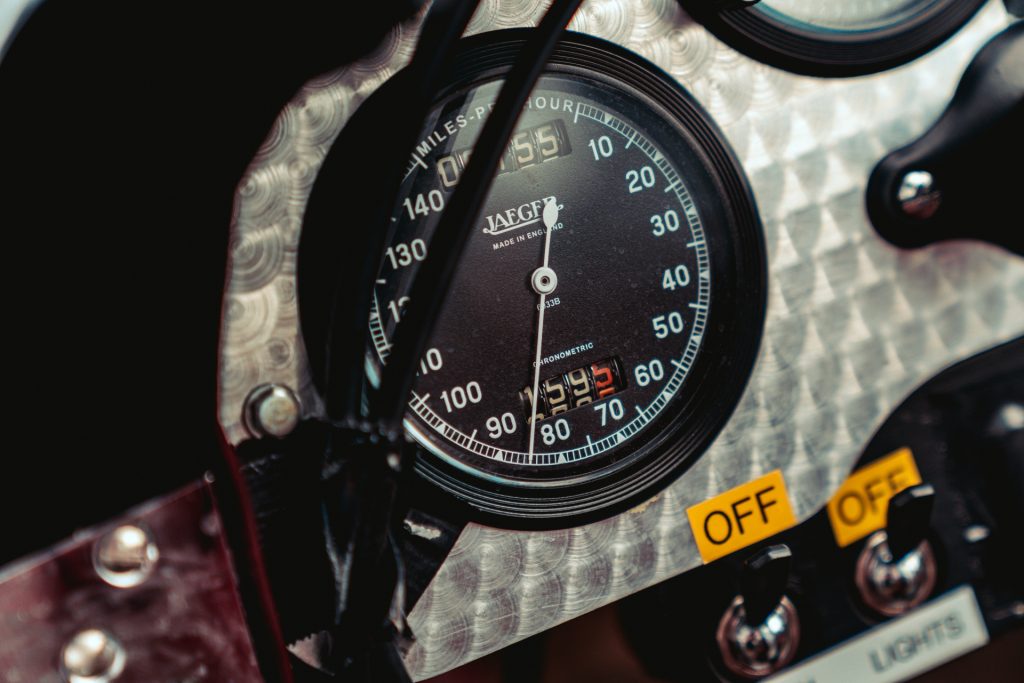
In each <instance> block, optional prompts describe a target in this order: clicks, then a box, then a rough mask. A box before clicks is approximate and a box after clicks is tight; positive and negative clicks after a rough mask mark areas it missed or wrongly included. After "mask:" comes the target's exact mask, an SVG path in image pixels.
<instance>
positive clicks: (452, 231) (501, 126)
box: [370, 0, 582, 438]
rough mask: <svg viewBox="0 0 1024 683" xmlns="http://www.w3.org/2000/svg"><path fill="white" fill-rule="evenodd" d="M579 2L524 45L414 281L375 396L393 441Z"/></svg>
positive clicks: (573, 0) (562, 2)
mask: <svg viewBox="0 0 1024 683" xmlns="http://www.w3.org/2000/svg"><path fill="white" fill-rule="evenodd" d="M581 1H582V0H554V2H553V3H552V4H551V7H550V9H548V11H547V13H546V14H545V15H544V18H543V19H541V22H540V24H539V25H538V26H537V29H536V30H535V31H533V32H531V34H530V37H529V38H528V39H527V40H526V42H525V43H524V44H523V47H522V49H521V50H520V52H519V56H518V57H517V59H516V62H515V64H514V65H513V66H512V69H511V70H510V71H509V73H508V76H506V78H505V84H504V86H503V87H502V89H501V92H500V93H499V95H498V99H497V102H496V103H495V105H494V109H493V110H492V112H491V114H490V116H489V117H488V119H487V123H486V124H485V125H484V129H483V131H482V132H481V134H480V137H479V139H478V140H477V143H476V145H475V146H474V149H473V155H472V156H471V157H470V161H469V165H468V166H467V168H466V171H465V173H464V174H463V176H462V179H461V180H460V181H459V184H458V186H457V187H456V188H455V192H454V193H453V194H452V198H451V201H450V202H449V203H448V206H447V208H446V209H445V210H444V213H443V214H441V218H440V220H439V221H438V225H437V228H436V230H435V231H434V235H433V237H432V238H431V240H430V245H429V247H428V248H429V251H430V254H431V255H430V257H429V258H427V259H426V260H425V261H424V262H423V264H422V265H421V266H420V268H419V272H417V274H416V277H415V279H414V280H413V283H412V287H411V289H410V295H409V303H408V306H407V308H406V310H405V313H404V314H403V316H402V322H401V324H400V325H398V327H397V328H396V330H395V341H394V345H393V346H392V349H391V354H390V356H389V357H388V364H387V366H386V367H385V369H384V372H383V377H382V378H381V385H380V390H379V391H378V392H376V393H375V394H373V395H371V399H372V401H371V404H370V416H371V417H372V418H374V419H375V420H376V421H377V422H378V424H379V425H380V427H381V428H382V429H383V430H384V431H385V432H386V433H387V434H389V435H391V436H392V437H393V438H397V435H398V434H399V433H400V430H401V426H402V418H403V416H404V415H405V404H406V401H407V400H408V396H409V392H410V390H411V389H412V384H413V380H414V379H415V372H414V368H415V365H416V363H418V362H419V360H420V357H421V356H422V355H423V352H424V350H425V349H426V346H427V343H428V341H429V339H430V335H431V333H432V332H433V329H434V324H435V323H436V321H437V314H438V311H439V309H440V307H441V303H442V302H443V301H444V298H445V295H446V294H447V293H448V288H449V287H450V286H451V282H452V277H453V275H454V273H455V268H456V266H457V264H458V262H459V260H460V259H461V257H462V252H463V250H464V249H465V246H466V242H467V238H468V237H469V232H470V230H471V229H472V226H473V223H474V222H475V221H476V218H477V216H478V215H479V214H480V209H481V208H482V207H483V202H484V199H485V198H486V197H487V191H488V189H489V188H490V184H491V181H492V179H493V178H494V174H495V171H496V170H497V168H498V162H499V161H500V160H501V157H502V155H503V154H504V152H505V147H506V145H507V144H508V140H509V138H510V137H511V135H512V131H513V130H514V129H515V126H516V123H517V122H518V120H519V115H520V113H521V112H522V110H523V106H524V105H525V104H526V99H527V97H529V95H530V92H531V91H532V90H533V87H534V85H535V84H536V82H537V79H538V78H539V77H540V74H541V72H542V71H543V69H544V65H545V64H546V63H547V60H548V57H550V56H551V53H552V52H553V51H554V49H555V46H556V45H557V44H558V39H559V38H560V37H561V35H562V31H563V30H565V25H566V24H567V23H569V20H570V19H571V18H572V15H573V14H575V12H576V9H577V7H579V5H580V2H581Z"/></svg>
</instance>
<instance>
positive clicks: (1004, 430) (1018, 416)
mask: <svg viewBox="0 0 1024 683" xmlns="http://www.w3.org/2000/svg"><path fill="white" fill-rule="evenodd" d="M1022 429H1024V405H1021V404H1020V403H1017V402H1015V401H1010V402H1009V403H1005V404H1003V406H1002V407H1001V408H999V410H998V411H997V412H996V415H995V417H994V418H993V419H992V422H991V424H990V425H989V432H990V433H991V434H992V435H993V436H1006V435H1008V434H1012V433H1014V432H1019V431H1020V430H1022Z"/></svg>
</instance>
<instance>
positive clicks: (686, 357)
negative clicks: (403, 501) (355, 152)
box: [368, 32, 764, 520]
mask: <svg viewBox="0 0 1024 683" xmlns="http://www.w3.org/2000/svg"><path fill="white" fill-rule="evenodd" d="M520 36H521V34H519V33H517V32H509V33H501V34H492V35H490V36H483V37H480V38H478V39H475V40H473V41H469V43H468V45H467V48H466V49H465V50H464V51H463V53H462V58H461V59H460V61H459V64H458V66H457V68H456V75H455V76H454V78H453V81H452V84H451V87H450V88H449V89H448V90H447V91H446V92H445V93H444V94H443V95H442V96H441V97H440V98H439V100H438V102H437V105H436V107H435V108H434V110H433V112H432V114H431V116H430V118H429V120H428V124H427V126H426V128H425V130H424V132H423V135H422V137H421V140H420V142H419V144H418V145H417V148H416V150H415V152H414V153H413V155H412V158H411V160H410V163H409V166H408V172H407V174H406V177H405V181H404V183H403V189H402V193H401V198H400V201H399V203H398V205H397V206H396V207H395V210H394V213H393V217H392V221H393V225H394V237H393V239H392V241H391V243H390V244H389V245H388V247H387V249H386V252H385V257H384V261H383V263H382V264H381V269H380V272H379V275H378V280H377V285H376V288H375V294H374V312H373V315H372V317H371V321H370V330H371V336H372V339H373V342H374V349H373V352H372V353H371V356H370V357H369V358H368V363H369V365H370V366H371V369H372V370H374V372H375V373H378V374H379V372H380V371H381V366H382V365H384V364H386V362H387V356H388V350H389V348H390V342H391V340H392V339H393V335H394V332H395V329H396V328H397V326H400V325H401V320H402V314H403V310H404V306H405V305H406V303H407V302H408V300H409V299H408V296H409V290H410V285H411V282H412V278H413V276H414V274H415V272H416V270H417V268H418V265H419V263H421V262H422V261H423V260H424V259H426V258H429V248H430V247H429V245H430V241H431V239H430V238H431V235H432V231H433V230H434V227H435V226H436V224H437V221H438V218H439V217H440V215H441V212H442V211H443V210H444V207H445V205H446V203H447V201H448V198H449V197H450V195H451V192H452V191H453V189H454V187H455V186H456V185H457V184H458V182H459V179H460V176H461V174H462V172H463V170H464V169H465V167H466V164H467V163H468V160H469V157H470V156H471V153H472V149H473V143H474V142H475V140H476V138H477V136H478V135H479V133H480V130H481V128H482V125H483V123H484V121H485V120H486V118H487V115H488V114H489V112H490V108H491V107H492V106H493V103H494V101H495V98H496V95H497V92H498V90H499V88H500V85H501V77H502V73H503V72H504V70H505V69H506V68H507V67H508V65H510V64H511V61H512V60H513V59H514V57H515V55H516V53H517V49H518V47H519V40H518V39H519V37H520ZM477 223H478V224H477V225H476V226H475V227H474V230H473V233H472V237H471V238H470V241H469V243H468V245H467V247H466V249H465V252H464V254H463V258H462V260H461V261H460V263H459V267H458V271H457V273H456V276H455V279H454V281H453V284H452V287H451V291H450V292H449V295H448V298H447V299H446V301H445V302H444V305H443V307H442V312H441V314H440V317H439V320H438V321H437V325H436V327H435V329H434V333H433V336H432V337H431V341H430V344H429V350H428V351H427V352H426V354H425V355H424V357H423V359H422V361H421V363H420V372H419V375H418V377H417V379H416V383H415V387H414V390H413V395H412V398H411V401H410V403H409V412H408V416H407V420H406V426H407V429H408V431H409V433H410V434H411V435H412V436H413V437H414V438H415V439H416V440H417V441H419V442H420V443H421V444H422V445H423V446H424V447H425V448H426V450H427V452H428V455H425V456H424V458H422V459H421V461H420V463H419V469H420V471H421V473H422V474H424V475H425V476H426V477H427V478H428V479H431V480H432V481H434V482H435V483H437V484H439V485H441V486H442V487H443V488H446V489H448V490H449V491H451V492H453V493H455V494H456V495H458V496H460V497H462V498H464V499H466V500H468V501H469V502H470V503H471V504H473V505H474V506H476V507H477V508H479V509H481V510H483V511H485V512H488V513H493V514H496V515H501V516H503V517H517V518H529V519H552V518H554V519H561V520H564V518H565V517H567V516H573V517H577V516H581V515H582V516H588V515H591V516H592V515H594V514H595V513H598V512H599V511H600V512H608V511H610V510H611V509H613V508H616V507H621V505H623V504H627V503H629V502H636V501H638V500H639V499H640V497H641V496H644V495H650V494H651V493H652V492H653V491H655V490H656V489H657V488H658V487H659V486H663V485H664V484H665V483H667V481H668V480H669V478H670V477H671V475H672V474H673V473H678V472H680V471H681V468H682V467H684V466H685V465H686V464H687V463H689V462H690V461H691V460H692V459H693V458H694V457H695V456H696V455H698V454H699V452H700V451H702V450H703V449H704V448H706V447H707V445H708V444H709V443H710V440H711V439H712V438H713V437H714V435H715V434H716V433H717V431H718V429H720V427H721V426H722V424H723V423H724V421H725V419H726V418H727V416H728V414H729V413H730V412H731V410H732V408H733V407H734V405H735V402H736V400H737V399H738V396H739V394H740V392H741V390H742V387H743V385H744V382H745V379H746V377H747V375H748V374H749V370H750V367H751V364H752V362H753V357H754V354H755V352H756V348H757V343H758V340H759V338H760V330H761V325H762V321H763V311H764V256H763V247H762V244H761V235H760V226H759V224H758V222H757V218H756V213H755V211H754V208H753V202H752V199H751V196H750V193H749V190H748V188H747V186H746V183H745V181H744V180H743V178H742V175H741V172H740V171H739V169H738V168H737V166H736V164H735V162H734V161H733V158H732V156H731V154H730V153H729V152H728V151H727V148H726V146H725V144H724V142H723V140H722V138H721V136H720V134H719V133H718V132H717V131H716V129H715V128H714V127H713V126H712V124H711V123H710V121H709V120H708V118H707V115H706V114H704V113H703V111H702V110H701V109H700V108H699V107H698V105H697V104H696V103H695V102H694V101H693V100H692V99H691V98H690V97H689V96H688V95H687V94H686V93H684V92H683V91H682V90H680V89H679V87H678V85H676V84H675V83H673V82H672V81H671V80H669V79H668V78H667V77H666V76H665V75H664V74H662V73H661V72H659V71H657V70H656V69H655V68H654V67H652V66H650V65H647V64H646V63H644V62H642V61H641V60H640V59H639V58H637V57H636V56H633V55H629V54H627V53H625V52H624V51H622V50H621V49H619V48H616V47H614V46H611V45H609V44H607V43H603V42H600V41H596V40H593V39H587V38H583V37H578V36H571V37H568V38H567V39H566V40H564V41H563V43H562V45H561V46H560V47H559V49H558V50H557V51H556V54H555V56H554V58H553V59H552V61H551V63H550V64H549V65H548V68H547V70H546V72H545V74H544V75H543V76H542V77H541V79H540V81H539V82H538V84H537V87H536V88H535V89H534V92H533V93H532V94H531V96H530V99H529V102H528V104H527V107H526V109H525V111H524V113H523V115H522V117H521V118H520V121H519V123H518V126H517V129H516V132H515V133H514V134H513V136H512V138H511V140H510V141H509V144H508V146H507V149H506V150H505V154H504V157H503V159H502V162H501V166H500V169H499V170H498V173H497V175H496V177H495V178H494V181H493V184H492V186H491V188H490V191H489V194H488V198H487V200H486V203H485V208H484V210H483V212H482V214H481V215H480V216H479V218H478V221H477ZM371 374H374V373H371Z"/></svg>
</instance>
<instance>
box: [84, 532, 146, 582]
mask: <svg viewBox="0 0 1024 683" xmlns="http://www.w3.org/2000/svg"><path fill="white" fill-rule="evenodd" d="M92 559H93V567H94V568H95V570H96V574H97V575H98V576H99V577H100V578H101V579H103V580H104V581H105V582H106V583H108V584H110V585H111V586H114V587H115V588H133V587H135V586H138V585H139V584H141V583H143V582H144V581H145V580H146V579H148V578H149V577H150V575H151V574H152V573H153V570H154V568H155V567H156V564H157V561H159V559H160V550H159V549H158V548H157V546H156V543H155V542H154V541H153V537H152V536H151V535H150V533H149V532H148V531H146V530H145V529H143V528H142V527H139V526H135V525H132V524H124V525H122V526H119V527H117V528H116V529H114V530H113V531H111V532H109V533H107V534H104V535H103V536H102V537H101V538H100V539H99V540H98V541H96V544H95V545H94V546H93V558H92Z"/></svg>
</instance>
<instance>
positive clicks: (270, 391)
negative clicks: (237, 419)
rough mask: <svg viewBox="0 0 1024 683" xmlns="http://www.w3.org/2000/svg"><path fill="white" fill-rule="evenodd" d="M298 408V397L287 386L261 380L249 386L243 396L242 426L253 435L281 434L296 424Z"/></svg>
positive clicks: (284, 434)
mask: <svg viewBox="0 0 1024 683" xmlns="http://www.w3.org/2000/svg"><path fill="white" fill-rule="evenodd" d="M301 408H302V406H301V405H300V404H299V399H298V397H296V396H295V393H294V392H292V390H291V389H289V388H288V387H286V386H282V385H280V384H264V385H263V386H260V387H256V388H255V389H253V390H252V393H250V394H249V397H248V398H247V399H246V400H245V413H244V416H243V417H244V421H245V426H246V428H248V430H249V432H250V433H251V434H253V435H255V436H274V437H277V438H282V437H285V436H288V435H289V434H291V433H292V430H294V429H295V427H296V426H298V424H299V418H300V417H301V412H302V410H301Z"/></svg>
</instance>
